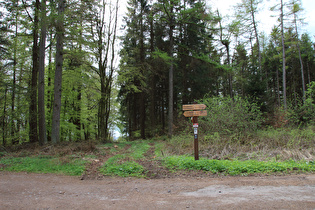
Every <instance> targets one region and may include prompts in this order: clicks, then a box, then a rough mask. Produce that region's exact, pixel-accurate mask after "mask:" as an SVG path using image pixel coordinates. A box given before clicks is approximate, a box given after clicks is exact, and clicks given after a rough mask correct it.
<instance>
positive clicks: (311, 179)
mask: <svg viewBox="0 0 315 210" xmlns="http://www.w3.org/2000/svg"><path fill="white" fill-rule="evenodd" d="M0 195H1V197H0V209H315V175H314V174H308V175H305V174H303V175H287V176H261V177H259V176H252V177H223V176H222V177H205V176H203V177H190V178H189V177H178V178H162V179H138V178H114V177H104V178H103V179H102V180H97V179H93V180H81V179H80V177H70V176H61V175H52V174H27V173H12V172H0Z"/></svg>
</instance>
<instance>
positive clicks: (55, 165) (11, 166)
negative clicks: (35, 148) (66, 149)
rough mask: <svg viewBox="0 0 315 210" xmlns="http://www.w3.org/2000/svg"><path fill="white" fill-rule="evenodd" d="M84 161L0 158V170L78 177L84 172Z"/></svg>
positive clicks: (45, 158)
mask: <svg viewBox="0 0 315 210" xmlns="http://www.w3.org/2000/svg"><path fill="white" fill-rule="evenodd" d="M85 164H86V161H84V160H81V159H69V158H67V159H60V158H52V157H44V158H42V157H10V158H2V159H1V160H0V165H2V167H1V168H0V170H2V171H3V170H6V171H16V172H22V171H25V172H32V173H56V174H65V175H71V176H79V175H81V174H82V172H83V171H84V170H85Z"/></svg>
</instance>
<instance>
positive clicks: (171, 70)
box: [168, 5, 175, 138]
mask: <svg viewBox="0 0 315 210" xmlns="http://www.w3.org/2000/svg"><path fill="white" fill-rule="evenodd" d="M173 7H174V6H173V5H170V12H169V15H170V17H169V24H170V30H169V41H170V44H169V56H170V58H171V64H170V67H169V75H168V76H169V80H168V88H169V93H168V137H169V138H172V135H173V121H174V119H173V118H174V116H173V110H174V64H173V51H174V37H173V36H174V34H173V33H174V28H175V23H174V14H173Z"/></svg>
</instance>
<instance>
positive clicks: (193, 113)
mask: <svg viewBox="0 0 315 210" xmlns="http://www.w3.org/2000/svg"><path fill="white" fill-rule="evenodd" d="M184 116H185V117H199V116H207V110H200V111H186V112H184Z"/></svg>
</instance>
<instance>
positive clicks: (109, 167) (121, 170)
mask: <svg viewBox="0 0 315 210" xmlns="http://www.w3.org/2000/svg"><path fill="white" fill-rule="evenodd" d="M111 162H112V160H110V162H106V163H105V164H104V167H102V168H101V169H100V172H101V173H103V174H105V175H111V176H121V177H127V176H135V177H141V176H142V174H143V172H144V168H143V166H141V165H140V164H139V163H136V162H134V161H126V162H123V163H121V164H117V163H113V162H112V164H111Z"/></svg>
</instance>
